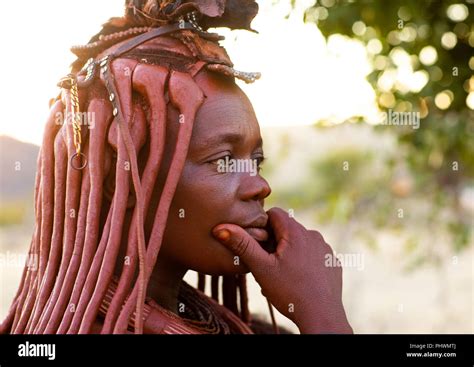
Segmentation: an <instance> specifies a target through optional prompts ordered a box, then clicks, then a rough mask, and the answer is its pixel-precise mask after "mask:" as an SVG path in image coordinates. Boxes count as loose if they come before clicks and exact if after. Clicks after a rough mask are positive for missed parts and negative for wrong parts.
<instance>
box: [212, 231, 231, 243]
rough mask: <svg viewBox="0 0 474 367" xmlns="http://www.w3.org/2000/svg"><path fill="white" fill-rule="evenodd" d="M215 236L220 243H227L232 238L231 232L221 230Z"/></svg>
mask: <svg viewBox="0 0 474 367" xmlns="http://www.w3.org/2000/svg"><path fill="white" fill-rule="evenodd" d="M214 235H215V236H216V238H217V239H218V240H220V241H227V240H228V239H229V238H230V232H229V231H228V230H227V229H221V230H219V231H217V232H215V233H214Z"/></svg>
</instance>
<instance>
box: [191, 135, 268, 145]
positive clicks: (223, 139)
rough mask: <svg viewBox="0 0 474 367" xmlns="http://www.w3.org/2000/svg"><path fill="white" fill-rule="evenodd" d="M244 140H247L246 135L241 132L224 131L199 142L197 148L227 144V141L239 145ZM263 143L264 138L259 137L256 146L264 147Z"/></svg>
mask: <svg viewBox="0 0 474 367" xmlns="http://www.w3.org/2000/svg"><path fill="white" fill-rule="evenodd" d="M244 140H245V136H244V135H242V134H239V133H234V132H229V133H224V134H220V135H215V136H212V137H211V138H209V139H207V140H206V141H202V142H199V143H198V144H197V148H198V149H202V148H209V147H213V146H216V145H219V144H225V143H229V144H233V145H239V144H242V143H243V142H244ZM262 145H263V141H262V138H261V137H259V138H258V140H257V142H256V145H255V147H256V148H260V147H262Z"/></svg>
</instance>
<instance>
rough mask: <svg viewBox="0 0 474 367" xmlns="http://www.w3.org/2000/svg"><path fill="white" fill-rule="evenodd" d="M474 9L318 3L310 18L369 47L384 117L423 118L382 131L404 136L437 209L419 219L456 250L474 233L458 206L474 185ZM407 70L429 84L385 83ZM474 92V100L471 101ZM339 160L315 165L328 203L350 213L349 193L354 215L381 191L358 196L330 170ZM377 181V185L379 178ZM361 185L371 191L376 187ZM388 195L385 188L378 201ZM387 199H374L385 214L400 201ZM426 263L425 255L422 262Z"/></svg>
mask: <svg viewBox="0 0 474 367" xmlns="http://www.w3.org/2000/svg"><path fill="white" fill-rule="evenodd" d="M472 4H473V1H472V0H467V1H464V2H463V1H462V0H459V1H453V0H420V1H400V0H398V1H397V0H390V1H357V0H318V1H317V2H316V3H315V5H314V6H312V7H311V8H309V9H307V11H306V13H305V21H307V22H315V23H316V24H317V25H318V28H319V29H320V30H321V32H322V33H323V35H324V36H325V37H326V38H329V37H330V36H331V35H334V34H342V35H345V36H347V37H350V38H353V39H357V40H359V41H361V42H363V44H365V46H366V49H367V56H368V59H369V61H370V62H371V63H372V72H371V73H370V74H369V75H368V77H367V79H368V81H369V82H370V83H371V85H372V86H373V88H374V91H375V92H376V95H377V103H378V105H379V108H380V110H381V111H387V110H393V111H397V112H416V113H419V116H420V118H421V121H420V127H419V128H418V129H414V128H413V127H410V126H405V127H393V126H378V127H377V128H376V129H378V130H381V131H386V130H387V129H390V132H391V133H393V134H396V135H397V137H398V141H399V143H400V149H401V147H403V152H404V155H403V159H404V161H405V163H406V166H407V167H409V168H410V172H411V175H412V177H413V178H414V183H415V191H414V192H415V193H417V195H418V197H419V198H423V199H426V200H429V201H430V202H431V204H432V210H431V212H430V213H429V214H427V215H426V216H425V217H424V218H422V219H421V220H420V219H418V220H419V222H420V224H421V225H424V226H429V227H431V226H433V227H435V228H442V229H443V230H447V232H448V233H450V234H451V235H452V243H451V245H452V248H453V249H454V250H456V251H457V250H460V249H462V248H463V247H464V246H466V245H467V244H468V243H469V240H470V238H471V234H472V217H469V216H468V217H467V218H466V216H465V215H463V212H462V210H461V209H460V207H459V196H460V192H461V190H462V189H463V188H466V187H469V186H472V185H473V182H474V112H473V110H472V109H473V105H474V101H472V97H473V96H474V94H473V93H474V76H472V70H473V69H474V56H473V55H474V53H473V47H474V25H473V24H474V6H473V5H472ZM403 60H405V61H404V62H402V61H403ZM407 60H408V62H407ZM403 67H405V68H407V67H408V69H409V71H410V72H411V73H412V75H415V74H416V77H418V78H421V79H423V80H424V82H421V83H420V84H419V87H414V86H411V87H410V86H407V85H404V84H403V83H400V82H398V80H397V78H394V80H392V81H391V82H390V83H387V82H386V81H387V78H388V76H390V75H391V76H392V77H393V76H394V75H395V76H396V75H398V74H397V73H399V72H400V71H401V69H402V68H403ZM413 77H415V76H413ZM469 93H471V95H470V97H469V98H471V102H468V95H469ZM346 153H347V152H346ZM356 158H357V157H356ZM333 159H334V157H333V158H329V160H328V161H327V162H326V163H324V162H323V163H321V164H318V165H317V166H315V167H314V170H315V173H314V174H315V175H320V174H321V172H324V175H325V177H326V178H327V183H326V187H325V188H324V190H323V192H329V194H328V196H327V200H328V205H329V206H333V207H334V209H333V211H334V212H340V211H341V207H342V208H346V209H344V210H347V208H348V207H351V206H350V205H348V204H347V203H344V200H343V199H342V195H346V197H347V198H350V201H351V202H352V203H353V204H354V203H359V204H356V205H352V208H353V209H354V210H352V215H354V214H355V213H357V210H355V209H356V208H357V207H359V206H360V203H361V202H364V198H366V197H365V196H366V195H367V194H368V193H369V192H370V190H372V189H374V188H375V189H376V187H374V186H373V185H372V186H368V188H367V190H360V188H359V189H358V190H356V189H355V188H354V187H353V186H352V184H354V181H350V182H348V183H344V182H343V181H344V178H343V177H341V172H337V171H333V172H331V168H330V166H328V167H326V166H325V164H328V163H329V164H332V163H331V160H333ZM357 159H358V158H357ZM336 160H337V159H336ZM351 162H352V156H351ZM389 163H390V162H387V164H389ZM392 163H393V162H392ZM356 169H358V168H356ZM369 181H370V180H369ZM372 181H373V184H374V183H375V184H377V180H374V179H372ZM359 184H361V185H369V182H368V181H367V182H365V183H362V182H359ZM338 192H339V194H338ZM382 192H383V191H382V190H379V195H380V194H382ZM382 195H385V196H384V197H385V200H383V199H381V198H380V197H378V198H377V199H375V198H374V197H371V203H372V204H374V205H378V209H379V210H382V211H386V210H389V206H391V207H392V208H393V206H394V205H396V202H394V201H393V200H394V198H393V197H391V196H390V195H388V194H386V193H385V194H382ZM367 197H370V195H369V196H367ZM332 201H334V203H332V204H331V202H332ZM446 208H448V209H449V210H451V211H452V212H454V213H455V217H456V218H455V219H454V220H452V221H447V222H446V221H445V220H444V218H443V217H442V211H443V210H444V209H446ZM344 210H342V211H343V212H344ZM374 222H375V223H377V224H378V225H381V226H383V225H386V224H387V221H386V220H383V219H381V218H380V217H379V218H374ZM409 242H410V245H409V246H408V247H407V249H410V251H412V250H411V249H412V248H413V247H414V246H415V245H416V243H417V241H416V239H411V240H410V241H409ZM410 251H408V252H410ZM425 261H426V258H424V257H423V256H422V255H420V256H419V258H418V261H417V262H416V264H418V265H420V264H422V263H423V262H425Z"/></svg>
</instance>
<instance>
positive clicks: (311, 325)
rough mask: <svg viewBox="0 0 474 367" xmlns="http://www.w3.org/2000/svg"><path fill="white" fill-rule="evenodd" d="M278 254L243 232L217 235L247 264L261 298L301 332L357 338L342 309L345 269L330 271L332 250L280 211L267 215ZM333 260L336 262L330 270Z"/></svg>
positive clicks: (219, 230)
mask: <svg viewBox="0 0 474 367" xmlns="http://www.w3.org/2000/svg"><path fill="white" fill-rule="evenodd" d="M267 213H268V216H269V224H270V226H271V228H272V230H273V232H274V235H275V240H276V251H275V252H274V253H271V254H270V253H268V252H266V251H265V250H264V249H263V248H262V246H261V245H260V244H259V243H258V242H257V241H256V240H255V239H254V238H252V237H251V236H250V235H249V234H248V233H247V232H246V231H245V230H244V229H243V228H242V227H239V226H237V225H234V224H220V225H218V226H216V227H215V228H214V230H213V234H214V236H215V237H216V238H217V239H218V240H219V241H220V242H221V243H222V244H223V245H225V246H226V247H227V248H228V249H229V250H231V251H232V252H233V253H234V254H235V255H237V256H239V257H240V259H241V260H242V261H243V262H244V263H245V265H247V267H248V268H249V269H250V271H251V272H252V274H253V275H254V277H255V279H256V281H257V282H258V284H259V285H260V286H261V288H262V293H263V295H264V296H266V297H267V298H268V299H269V301H270V302H271V303H272V304H273V305H274V306H275V307H276V308H277V309H278V311H280V312H281V313H282V314H283V315H285V316H286V317H288V318H289V319H290V320H292V321H293V322H294V323H295V324H296V325H297V326H298V328H299V329H300V331H301V333H352V328H351V326H350V325H349V323H348V321H347V318H346V314H345V311H344V307H343V305H342V268H341V267H340V266H326V265H325V262H327V261H326V260H327V255H329V256H334V253H333V251H332V249H331V247H330V246H329V245H328V244H327V243H326V242H325V241H324V239H323V237H322V236H321V234H320V233H319V232H317V231H311V230H307V229H306V228H305V227H303V226H302V225H301V224H300V223H298V222H297V221H296V220H294V219H293V218H290V217H289V215H288V213H286V212H285V211H283V210H282V209H279V208H272V209H270V210H269V211H268V212H267ZM332 264H333V261H331V265H332Z"/></svg>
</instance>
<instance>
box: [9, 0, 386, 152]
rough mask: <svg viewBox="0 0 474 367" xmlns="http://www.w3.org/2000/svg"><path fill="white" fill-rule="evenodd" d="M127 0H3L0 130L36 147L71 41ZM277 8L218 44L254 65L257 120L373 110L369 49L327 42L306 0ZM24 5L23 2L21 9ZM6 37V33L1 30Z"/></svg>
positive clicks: (312, 119) (280, 121)
mask: <svg viewBox="0 0 474 367" xmlns="http://www.w3.org/2000/svg"><path fill="white" fill-rule="evenodd" d="M123 2H124V1H123V0H100V1H97V0H80V1H79V0H42V1H34V0H23V1H21V2H14V1H9V2H5V3H4V4H2V13H3V15H4V17H3V19H2V22H0V32H1V34H2V35H4V36H3V38H5V39H4V40H2V42H3V50H4V51H3V54H4V56H3V57H2V58H0V70H1V73H2V76H1V79H0V80H1V81H0V111H1V120H0V135H9V136H12V137H14V138H16V139H18V140H21V141H25V142H30V143H35V144H40V143H41V140H42V134H43V127H44V124H45V121H46V117H47V115H48V109H49V107H48V102H49V100H50V98H53V97H55V96H56V95H57V94H58V92H59V88H58V87H57V86H56V84H57V82H58V81H59V79H60V78H61V77H63V76H65V75H66V74H67V73H68V72H69V65H70V64H71V62H72V61H73V60H74V55H73V54H72V53H71V52H70V51H69V49H70V47H71V46H73V45H77V44H85V43H87V41H88V40H89V39H90V37H91V36H92V35H94V34H95V33H97V31H98V30H99V29H100V25H101V24H102V23H104V22H105V21H106V20H107V19H108V18H110V17H112V16H120V15H121V14H122V12H123ZM289 2H290V1H289V0H288V1H286V0H282V1H280V2H279V4H278V5H272V4H271V3H272V2H271V1H268V0H266V1H265V0H262V1H258V3H259V5H260V12H259V15H258V16H257V17H256V18H255V20H254V22H253V23H252V26H253V28H254V29H256V30H258V31H259V34H254V33H251V32H247V31H229V30H227V29H219V30H218V33H221V34H223V35H224V36H226V40H225V41H223V42H222V44H223V46H225V47H226V49H227V51H228V53H229V55H230V57H231V59H232V60H233V62H234V64H235V68H236V69H238V70H242V71H259V72H261V73H262V78H261V79H260V80H259V81H257V82H256V83H254V84H251V85H245V84H244V83H239V84H240V85H241V87H242V89H244V91H245V92H246V93H247V94H248V96H249V98H250V100H251V101H252V103H253V105H254V108H255V111H256V113H257V117H258V119H259V122H260V124H261V125H262V126H289V125H309V124H314V123H317V122H319V121H327V120H329V121H331V122H334V123H339V122H343V121H345V120H346V119H348V118H350V117H352V116H364V117H366V118H367V119H368V120H370V119H371V118H373V116H374V115H375V114H376V113H377V107H376V104H375V94H374V92H373V90H372V88H371V86H370V84H369V83H368V82H367V81H366V79H365V77H366V75H367V73H368V72H369V71H370V66H369V62H368V58H367V54H366V49H365V48H364V46H363V45H362V44H360V43H359V42H357V41H353V40H349V39H348V38H346V37H342V36H332V37H331V38H330V39H329V41H328V42H326V40H325V39H324V37H323V36H322V35H321V33H320V32H319V30H318V29H317V27H316V26H315V25H314V24H304V23H303V22H302V19H303V18H302V17H303V9H305V8H306V7H308V6H310V5H312V4H313V3H314V1H312V0H299V1H297V6H296V9H294V10H293V11H292V12H291V15H290V17H286V15H287V14H288V13H289V12H290V6H289ZM19 5H21V7H20V8H19V7H18V6H19ZM5 35H6V37H5Z"/></svg>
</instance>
